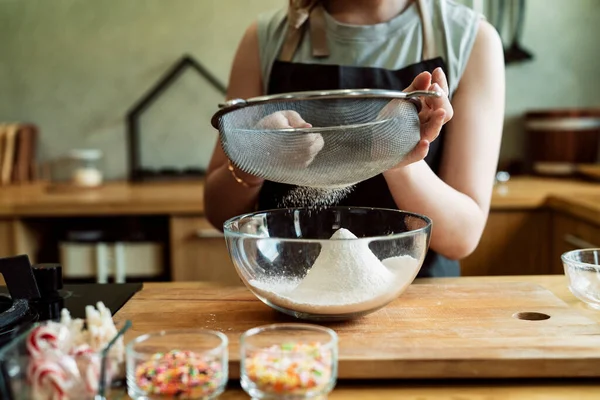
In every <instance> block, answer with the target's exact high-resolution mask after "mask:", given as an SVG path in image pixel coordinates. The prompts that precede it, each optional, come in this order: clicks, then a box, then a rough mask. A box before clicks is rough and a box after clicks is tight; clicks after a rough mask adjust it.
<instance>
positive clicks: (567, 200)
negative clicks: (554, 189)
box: [548, 186, 600, 225]
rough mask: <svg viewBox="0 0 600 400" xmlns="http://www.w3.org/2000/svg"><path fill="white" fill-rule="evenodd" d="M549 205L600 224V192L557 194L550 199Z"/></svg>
mask: <svg viewBox="0 0 600 400" xmlns="http://www.w3.org/2000/svg"><path fill="white" fill-rule="evenodd" d="M599 187H600V186H599ZM548 205H549V206H550V207H551V208H552V209H553V210H555V211H560V212H562V213H565V214H569V215H571V216H573V217H577V218H579V219H582V220H585V221H587V222H589V223H592V224H595V225H600V194H585V193H584V194H579V195H576V194H571V195H567V194H563V195H557V196H553V197H551V198H549V199H548Z"/></svg>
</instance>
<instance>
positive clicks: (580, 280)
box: [561, 248, 600, 310]
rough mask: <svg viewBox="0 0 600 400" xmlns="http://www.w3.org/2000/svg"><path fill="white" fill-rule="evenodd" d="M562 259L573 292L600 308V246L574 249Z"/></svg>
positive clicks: (589, 303)
mask: <svg viewBox="0 0 600 400" xmlns="http://www.w3.org/2000/svg"><path fill="white" fill-rule="evenodd" d="M561 259H562V263H563V267H564V269H565V275H566V276H567V278H568V280H569V290H570V291H571V293H573V295H574V296H575V297H577V298H578V299H579V300H581V301H583V302H584V303H586V304H587V305H589V306H590V307H592V308H595V309H597V310H600V248H598V249H579V250H572V251H569V252H566V253H564V254H563V255H562V256H561Z"/></svg>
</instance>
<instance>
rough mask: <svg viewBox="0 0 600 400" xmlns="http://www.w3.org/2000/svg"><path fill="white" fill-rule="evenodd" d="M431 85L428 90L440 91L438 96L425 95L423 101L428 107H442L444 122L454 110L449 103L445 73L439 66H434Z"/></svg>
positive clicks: (450, 117) (448, 119)
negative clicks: (444, 112) (444, 113)
mask: <svg viewBox="0 0 600 400" xmlns="http://www.w3.org/2000/svg"><path fill="white" fill-rule="evenodd" d="M431 82H432V83H431V86H430V87H429V89H428V90H433V91H436V92H439V93H441V94H442V95H441V96H440V97H427V98H426V99H425V102H426V104H427V106H428V107H429V108H430V109H433V110H437V109H440V108H443V109H444V110H445V111H446V115H445V118H446V119H445V120H444V123H446V122H448V121H450V120H451V119H452V116H453V115H454V110H453V109H452V105H451V104H450V99H449V97H448V96H449V89H448V80H447V79H446V74H444V71H443V70H442V69H441V68H436V69H435V70H434V71H433V74H432V80H431Z"/></svg>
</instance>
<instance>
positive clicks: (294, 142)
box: [211, 89, 440, 188]
mask: <svg viewBox="0 0 600 400" xmlns="http://www.w3.org/2000/svg"><path fill="white" fill-rule="evenodd" d="M439 96H440V94H439V93H438V92H435V91H413V92H400V91H390V90H379V89H342V90H330V91H307V92H294V93H284V94H277V95H271V96H260V97H254V98H251V99H248V100H242V99H233V100H229V101H227V102H226V103H223V104H220V105H219V107H220V109H219V111H218V112H217V113H215V115H214V116H213V118H212V121H211V123H212V125H213V126H214V127H215V128H216V129H218V130H219V135H220V140H221V145H222V147H223V151H224V152H225V154H226V155H227V157H229V159H230V160H231V162H232V163H233V164H234V165H235V166H236V167H237V168H239V169H240V170H242V171H244V172H247V173H249V174H252V175H255V176H258V177H261V178H264V179H266V180H270V181H274V182H279V183H286V184H290V185H297V186H304V187H315V188H335V187H344V186H350V185H353V184H356V183H358V182H361V181H364V180H366V179H369V178H371V177H373V176H375V175H378V174H380V173H382V172H383V171H386V170H388V169H389V168H391V167H393V166H395V165H396V164H398V163H400V162H401V161H402V160H404V158H405V157H406V156H407V155H408V154H409V153H410V152H411V151H412V150H413V148H414V147H415V146H416V145H417V144H418V142H419V140H420V122H419V111H420V107H421V102H420V101H419V100H418V99H419V98H420V97H439ZM302 120H303V121H305V122H307V123H309V124H310V125H311V126H310V127H308V126H306V127H304V126H300V125H299V124H297V123H296V122H298V121H302ZM290 122H291V123H290Z"/></svg>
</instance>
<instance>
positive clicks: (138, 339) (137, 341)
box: [125, 328, 229, 358]
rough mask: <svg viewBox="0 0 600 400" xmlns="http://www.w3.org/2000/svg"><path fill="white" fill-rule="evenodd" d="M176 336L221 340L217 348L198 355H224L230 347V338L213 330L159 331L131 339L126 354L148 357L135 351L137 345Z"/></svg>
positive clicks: (199, 352)
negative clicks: (191, 335)
mask: <svg viewBox="0 0 600 400" xmlns="http://www.w3.org/2000/svg"><path fill="white" fill-rule="evenodd" d="M176 334H194V335H207V336H213V337H215V338H217V339H219V341H220V343H219V345H218V346H215V347H213V348H210V349H207V350H203V351H198V352H195V353H197V354H210V355H213V354H220V353H223V352H224V350H227V346H229V338H228V337H227V335H225V334H224V333H223V332H219V331H216V330H213V329H194V328H190V329H161V330H159V331H154V332H148V333H144V334H142V335H139V336H136V337H135V338H133V339H131V340H130V341H129V342H128V343H127V345H126V346H125V353H126V354H127V355H133V356H135V357H136V358H137V357H139V356H147V355H148V354H149V353H145V352H139V351H136V350H134V346H135V345H137V344H140V343H143V342H144V341H146V340H148V339H151V338H155V337H159V336H169V335H176ZM173 347H174V348H175V347H177V346H173Z"/></svg>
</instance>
